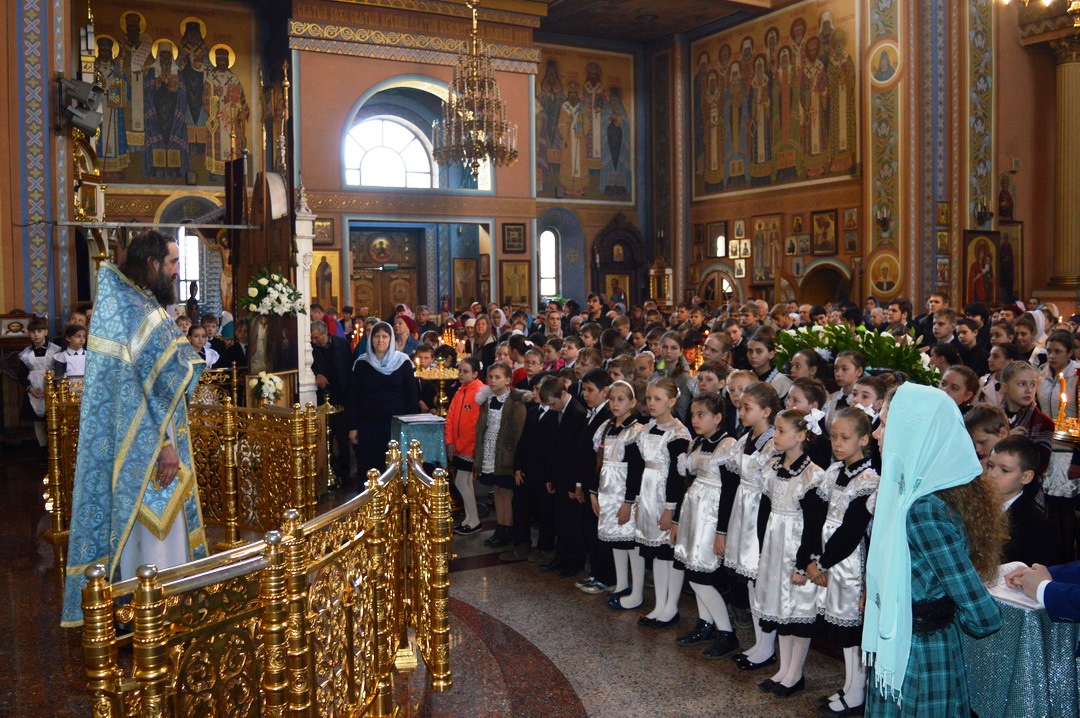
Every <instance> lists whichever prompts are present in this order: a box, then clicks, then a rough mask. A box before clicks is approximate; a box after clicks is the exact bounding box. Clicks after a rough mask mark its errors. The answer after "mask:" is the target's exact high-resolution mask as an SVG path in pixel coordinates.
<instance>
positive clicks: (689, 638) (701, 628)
mask: <svg viewBox="0 0 1080 718" xmlns="http://www.w3.org/2000/svg"><path fill="white" fill-rule="evenodd" d="M715 630H716V626H714V625H713V624H711V623H709V622H708V621H705V620H703V619H700V618H699V619H698V620H697V623H695V624H694V630H692V631H690V633H687V634H685V635H682V636H679V637H678V638H676V639H675V643H677V644H679V645H680V646H693V645H694V644H696V643H702V642H704V641H707V640H709V639H710V638H712V637H713V632H714V631H715Z"/></svg>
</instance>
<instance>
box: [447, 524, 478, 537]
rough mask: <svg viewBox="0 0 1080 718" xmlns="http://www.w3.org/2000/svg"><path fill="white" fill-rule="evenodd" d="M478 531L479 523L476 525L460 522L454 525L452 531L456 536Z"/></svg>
mask: <svg viewBox="0 0 1080 718" xmlns="http://www.w3.org/2000/svg"><path fill="white" fill-rule="evenodd" d="M480 531H481V527H480V524H476V526H466V525H465V524H463V523H461V524H458V525H457V526H455V527H454V533H456V534H457V535H458V536H469V535H470V534H475V533H479V532H480Z"/></svg>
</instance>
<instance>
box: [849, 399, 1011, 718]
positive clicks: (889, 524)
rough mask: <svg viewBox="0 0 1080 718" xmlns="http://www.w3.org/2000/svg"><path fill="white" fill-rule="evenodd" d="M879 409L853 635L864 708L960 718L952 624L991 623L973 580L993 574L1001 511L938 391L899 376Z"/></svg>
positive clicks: (963, 717) (993, 608) (986, 600)
mask: <svg viewBox="0 0 1080 718" xmlns="http://www.w3.org/2000/svg"><path fill="white" fill-rule="evenodd" d="M880 418H881V426H880V428H879V429H878V431H877V432H875V434H876V437H877V438H878V440H879V441H881V455H882V471H881V483H880V485H879V488H878V497H877V507H876V509H875V511H874V528H873V533H872V535H871V540H870V553H869V556H868V558H867V566H866V614H865V623H864V624H863V637H862V649H863V651H864V652H865V653H866V654H867V659H866V660H867V664H868V665H869V666H870V667H871V679H870V691H869V696H868V697H867V701H866V715H867V716H913V717H914V716H935V718H940V717H952V716H955V718H969V716H970V715H971V708H970V705H969V697H968V687H967V676H966V674H965V672H964V656H963V653H962V652H961V647H960V630H961V629H963V630H964V631H965V632H966V633H968V634H970V635H972V636H975V637H982V636H987V635H989V634H991V633H993V632H995V631H997V630H998V629H1000V628H1001V611H1000V610H999V609H998V607H997V604H996V603H995V602H994V600H993V599H992V598H991V597H990V594H989V593H988V592H987V590H986V587H985V586H984V585H983V582H984V581H990V580H992V579H994V578H996V576H997V569H998V564H999V563H1000V557H1001V547H1002V544H1003V543H1004V538H1005V523H1004V514H1003V512H1002V511H1001V506H1000V503H999V502H998V500H997V499H996V498H995V496H994V492H993V489H992V487H991V486H990V485H989V484H988V482H987V481H986V480H985V479H983V478H982V477H981V474H982V466H981V465H980V464H979V458H978V456H977V455H976V454H975V448H974V445H973V444H972V443H971V439H970V437H969V436H968V434H967V432H966V431H965V429H964V421H963V419H962V418H961V416H960V410H959V409H958V408H957V406H956V403H955V402H954V401H953V400H952V399H951V398H949V396H948V395H947V394H946V393H945V392H943V391H940V390H938V389H935V388H932V387H926V386H916V385H914V384H910V383H908V384H904V385H903V386H901V387H900V388H899V389H898V390H897V391H896V393H895V395H894V396H893V398H892V399H891V400H889V401H887V402H886V404H885V406H884V408H883V409H882V412H881V417H880ZM882 434H884V436H883V437H882Z"/></svg>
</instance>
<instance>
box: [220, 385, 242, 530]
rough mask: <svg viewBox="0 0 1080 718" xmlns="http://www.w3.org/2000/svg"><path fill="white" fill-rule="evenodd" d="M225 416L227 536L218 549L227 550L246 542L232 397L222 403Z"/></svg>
mask: <svg viewBox="0 0 1080 718" xmlns="http://www.w3.org/2000/svg"><path fill="white" fill-rule="evenodd" d="M222 411H224V414H225V415H224V418H223V421H222V424H221V454H222V458H223V462H222V467H221V468H222V477H221V484H222V489H223V490H222V493H223V494H224V496H223V497H222V498H224V500H225V538H224V539H222V540H221V541H218V544H217V549H218V550H219V551H225V550H228V549H231V548H236V547H237V546H242V545H243V544H244V542H243V541H242V540H241V539H240V494H239V491H238V489H237V486H236V407H235V406H233V402H232V399H230V398H229V397H225V400H224V402H223V404H222Z"/></svg>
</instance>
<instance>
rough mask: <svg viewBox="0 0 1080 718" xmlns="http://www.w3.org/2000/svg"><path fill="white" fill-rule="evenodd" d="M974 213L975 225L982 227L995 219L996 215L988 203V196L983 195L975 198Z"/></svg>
mask: <svg viewBox="0 0 1080 718" xmlns="http://www.w3.org/2000/svg"><path fill="white" fill-rule="evenodd" d="M972 213H973V214H974V215H975V224H977V225H979V226H980V227H981V226H982V225H984V224H986V223H987V222H989V221H990V220H992V219H993V218H994V213H993V212H991V211H990V205H989V204H987V202H986V195H982V194H981V195H979V196H978V197H976V198H975V204H974V207H973V208H972Z"/></svg>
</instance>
